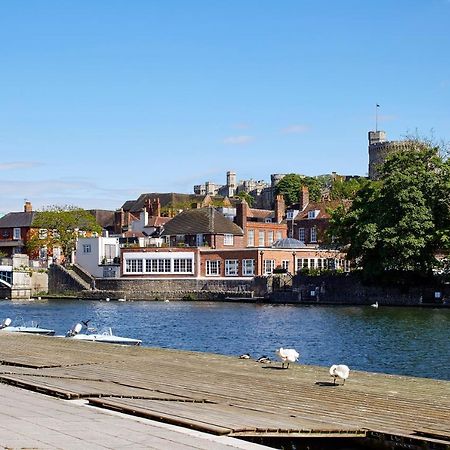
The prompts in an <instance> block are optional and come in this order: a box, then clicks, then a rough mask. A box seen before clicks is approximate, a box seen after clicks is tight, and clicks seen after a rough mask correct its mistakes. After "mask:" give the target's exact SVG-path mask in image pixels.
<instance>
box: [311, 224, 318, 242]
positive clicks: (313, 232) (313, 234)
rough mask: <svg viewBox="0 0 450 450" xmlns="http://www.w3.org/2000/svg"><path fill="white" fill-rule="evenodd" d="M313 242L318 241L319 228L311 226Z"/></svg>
mask: <svg viewBox="0 0 450 450" xmlns="http://www.w3.org/2000/svg"><path fill="white" fill-rule="evenodd" d="M311 242H317V228H316V227H312V228H311Z"/></svg>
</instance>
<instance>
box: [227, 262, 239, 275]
mask: <svg viewBox="0 0 450 450" xmlns="http://www.w3.org/2000/svg"><path fill="white" fill-rule="evenodd" d="M238 270H239V263H238V260H237V259H226V260H225V276H226V277H237V276H238Z"/></svg>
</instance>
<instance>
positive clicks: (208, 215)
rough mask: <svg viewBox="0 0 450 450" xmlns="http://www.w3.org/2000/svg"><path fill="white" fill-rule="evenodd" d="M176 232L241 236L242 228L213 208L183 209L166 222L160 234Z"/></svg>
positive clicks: (173, 233) (167, 234)
mask: <svg viewBox="0 0 450 450" xmlns="http://www.w3.org/2000/svg"><path fill="white" fill-rule="evenodd" d="M177 234H233V235H240V236H242V235H243V234H244V232H243V231H242V228H240V227H239V226H238V225H236V224H235V223H234V222H232V221H231V220H229V219H227V218H226V217H225V216H224V215H223V214H222V213H220V212H218V211H217V210H216V209H215V208H212V207H207V208H199V209H190V210H188V211H183V212H182V213H180V214H178V215H177V216H175V217H174V218H173V219H172V220H171V221H170V222H168V223H167V224H166V225H165V227H164V231H163V232H162V234H161V236H173V235H177Z"/></svg>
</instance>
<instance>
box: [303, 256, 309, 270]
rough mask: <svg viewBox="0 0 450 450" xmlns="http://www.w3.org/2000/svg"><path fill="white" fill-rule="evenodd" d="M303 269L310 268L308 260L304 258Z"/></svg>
mask: <svg viewBox="0 0 450 450" xmlns="http://www.w3.org/2000/svg"><path fill="white" fill-rule="evenodd" d="M302 268H303V269H307V268H308V258H303V262H302Z"/></svg>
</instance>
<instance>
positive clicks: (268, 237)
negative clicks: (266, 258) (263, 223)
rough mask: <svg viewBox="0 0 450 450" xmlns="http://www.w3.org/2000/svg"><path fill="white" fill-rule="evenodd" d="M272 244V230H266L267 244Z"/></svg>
mask: <svg viewBox="0 0 450 450" xmlns="http://www.w3.org/2000/svg"><path fill="white" fill-rule="evenodd" d="M272 244H273V231H268V232H267V245H272Z"/></svg>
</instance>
